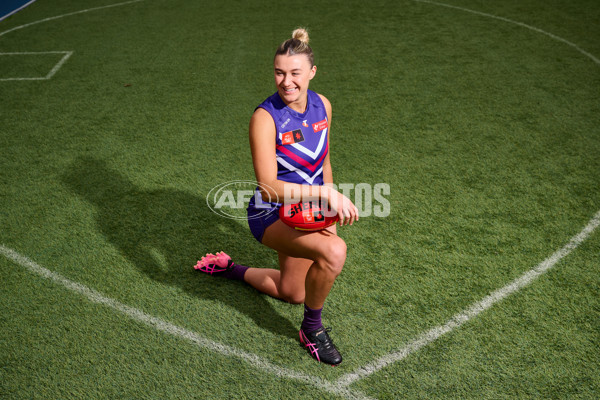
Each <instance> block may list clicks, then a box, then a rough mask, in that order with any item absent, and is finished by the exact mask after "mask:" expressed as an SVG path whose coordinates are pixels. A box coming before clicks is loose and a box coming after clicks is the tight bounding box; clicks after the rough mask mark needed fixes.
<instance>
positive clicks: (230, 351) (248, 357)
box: [0, 0, 600, 399]
mask: <svg viewBox="0 0 600 400" xmlns="http://www.w3.org/2000/svg"><path fill="white" fill-rule="evenodd" d="M140 1H144V0H131V1H126V2H123V3H117V4H111V5H107V6H101V7H95V8H89V9H85V10H80V11H76V12H72V13H68V14H63V15H58V16H55V17H50V18H45V19H43V20H39V21H35V22H31V23H28V24H25V25H21V26H17V27H14V28H12V29H9V30H7V31H4V32H0V36H3V35H5V34H7V33H10V32H13V31H16V30H19V29H23V28H26V27H29V26H32V25H35V24H39V23H42V22H47V21H52V20H55V19H59V18H63V17H67V16H71V15H76V14H82V13H86V12H90V11H95V10H100V9H105V8H110V7H117V6H121V5H126V4H132V3H137V2H140ZM413 1H416V2H420V3H428V4H433V5H437V6H442V7H447V8H453V9H457V10H461V11H465V12H468V13H472V14H476V15H481V16H484V17H488V18H493V19H497V20H500V21H504V22H509V23H512V24H515V25H518V26H521V27H524V28H527V29H529V30H532V31H535V32H538V33H542V34H544V35H546V36H548V37H550V38H552V39H554V40H557V41H559V42H562V43H565V44H567V45H568V46H570V47H572V48H574V49H575V50H577V51H578V52H580V53H581V54H583V55H585V56H586V57H588V58H590V59H591V60H592V61H593V62H595V63H596V64H598V65H600V59H598V58H596V57H595V56H594V55H592V54H590V53H588V52H587V51H585V50H583V49H581V48H580V47H579V46H577V45H576V44H574V43H572V42H570V41H568V40H566V39H563V38H561V37H560V36H556V35H554V34H552V33H549V32H546V31H544V30H542V29H539V28H536V27H533V26H530V25H527V24H524V23H522V22H518V21H514V20H511V19H508V18H504V17H499V16H496V15H493V14H487V13H483V12H480V11H475V10H470V9H467V8H463V7H458V6H454V5H450V4H445V3H438V2H434V1H429V0H413ZM70 53H71V54H72V52H70ZM71 54H69V56H70V55H71ZM69 56H67V57H66V59H68V57H69ZM66 59H64V60H61V62H60V63H59V64H60V66H62V64H63V63H64V61H66ZM60 66H58V67H55V69H56V71H57V70H58V69H59V68H60ZM53 70H54V69H53ZM56 71H54V72H52V71H51V73H52V75H53V74H54V73H55V72H56ZM598 225H600V212H598V213H597V214H596V215H595V216H594V218H592V220H591V221H590V222H589V223H588V225H587V226H586V227H585V228H584V229H583V231H582V232H580V233H579V234H578V235H577V236H575V237H573V238H572V239H571V241H570V242H569V243H568V244H567V245H565V246H564V247H563V248H562V249H560V250H559V251H557V252H556V253H554V254H553V255H552V256H551V257H549V258H548V259H546V260H544V261H543V262H542V263H540V264H539V265H538V266H537V267H535V268H534V269H532V270H530V271H528V272H527V273H525V274H524V275H522V276H521V277H520V278H518V279H516V280H515V281H513V282H512V283H510V284H509V285H507V286H505V287H503V288H501V289H499V290H496V291H495V292H493V293H492V294H490V295H488V296H487V297H485V298H484V299H482V300H481V301H479V302H478V303H475V304H474V305H472V306H471V307H469V308H467V309H466V310H464V311H463V312H461V313H459V314H456V315H455V316H454V317H452V318H451V319H450V320H449V321H448V322H447V323H446V324H445V325H442V326H438V327H435V328H433V329H431V330H429V331H428V332H425V333H424V334H422V335H420V336H419V337H418V338H417V339H415V340H414V341H412V342H411V343H409V344H408V345H406V346H405V347H404V348H403V349H401V350H399V351H397V352H394V353H391V354H388V355H386V356H383V357H381V358H380V359H378V360H376V361H374V362H372V363H370V364H368V365H366V366H364V367H361V368H359V369H357V370H356V371H355V372H353V373H350V374H346V375H344V376H342V377H340V378H339V379H338V380H337V381H336V382H335V383H330V382H328V381H325V380H322V379H320V378H316V377H311V376H308V375H305V374H302V373H299V372H295V371H292V370H288V369H285V368H283V367H279V366H276V365H274V364H272V363H270V362H269V361H267V360H264V359H262V358H260V357H259V356H257V355H255V354H251V353H246V352H244V351H242V350H239V349H235V348H232V347H229V346H226V345H223V344H220V343H217V342H212V341H210V340H208V339H205V338H203V337H201V336H199V335H198V334H196V333H194V332H191V331H188V330H186V329H184V328H180V327H178V326H176V325H173V324H171V323H169V322H167V321H163V320H161V319H159V318H156V317H152V316H150V315H148V314H145V313H144V312H143V311H140V310H137V309H135V308H132V307H129V306H127V305H124V304H122V303H119V302H117V301H116V300H113V299H110V298H107V297H104V296H103V295H102V294H100V293H99V292H97V291H95V290H93V289H90V288H87V287H86V286H84V285H81V284H79V283H77V282H73V281H70V280H68V279H67V278H64V277H62V276H60V275H58V274H56V273H54V272H52V271H50V270H47V269H45V268H43V267H41V266H39V265H37V264H36V263H34V262H33V261H31V260H29V259H28V258H26V257H24V256H21V255H20V254H19V253H17V252H16V251H14V250H11V249H9V248H7V247H5V246H3V245H0V253H2V254H4V255H5V256H6V257H7V258H9V259H12V260H13V261H15V262H16V263H18V264H20V265H22V266H25V267H27V268H28V269H30V270H31V271H33V272H36V273H38V274H39V275H41V276H43V277H45V278H49V279H52V280H54V281H55V282H57V283H60V284H62V285H63V286H65V287H67V288H68V289H70V290H73V291H76V292H78V293H80V294H82V295H84V296H86V297H87V298H88V299H90V300H91V301H93V302H97V303H101V304H105V305H108V306H109V307H111V308H113V309H115V310H117V311H119V312H121V313H123V314H125V315H127V316H129V317H130V318H132V319H135V320H137V321H139V322H142V323H144V324H146V325H148V326H151V327H154V328H156V329H158V330H160V331H163V332H166V333H170V334H172V335H176V336H180V337H182V338H185V339H187V340H189V341H191V342H193V343H195V344H196V345H198V346H199V347H202V348H207V349H209V350H213V351H215V352H218V353H221V354H223V355H226V356H234V357H238V358H241V359H243V360H245V361H247V362H249V363H250V364H252V365H254V366H256V367H257V368H260V369H263V370H265V371H267V372H270V373H273V374H274V375H276V376H280V377H284V378H289V379H295V380H299V381H302V382H305V383H307V384H311V385H313V386H315V387H317V388H320V389H323V390H326V391H329V392H331V393H334V394H338V395H343V396H345V397H347V398H350V399H354V398H356V399H368V397H365V396H364V395H363V394H362V393H360V392H357V391H351V390H349V389H347V386H349V385H350V384H352V383H353V382H356V381H358V380H360V379H362V378H365V377H367V376H369V375H371V374H373V373H375V372H377V371H379V370H380V369H382V368H384V367H386V366H388V365H390V364H393V363H395V362H397V361H400V360H402V359H404V358H406V357H407V356H408V355H410V354H412V353H413V352H415V351H417V350H419V349H420V348H422V347H424V346H426V345H428V344H429V343H431V342H433V341H435V340H437V339H438V338H439V337H441V336H442V335H444V334H446V333H448V332H451V331H452V330H454V329H455V328H458V327H460V326H461V325H462V324H464V323H465V322H467V321H469V320H470V319H472V318H474V317H476V316H477V315H479V314H480V313H481V312H483V311H485V310H487V309H488V308H490V307H491V306H492V305H494V304H495V303H497V302H499V301H501V300H503V299H504V298H506V297H508V296H509V295H511V294H514V293H516V292H517V291H519V290H520V289H522V288H523V287H525V286H527V285H529V284H530V283H531V282H533V281H534V280H535V279H536V278H538V277H539V276H540V275H542V274H544V273H545V272H547V271H548V270H550V269H551V268H552V267H554V265H556V263H558V262H559V261H560V260H561V259H562V258H564V257H565V256H567V255H568V254H569V253H571V251H573V250H574V249H576V248H577V247H578V246H579V245H580V244H581V243H582V242H583V241H584V240H586V239H587V237H588V236H589V235H590V234H591V233H592V232H593V231H594V230H595V229H596V228H597V227H598Z"/></svg>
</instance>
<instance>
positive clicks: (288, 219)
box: [279, 201, 339, 231]
mask: <svg viewBox="0 0 600 400" xmlns="http://www.w3.org/2000/svg"><path fill="white" fill-rule="evenodd" d="M330 214H333V212H332V211H329V212H327V213H326V212H324V211H323V210H321V206H320V205H319V204H318V203H315V202H312V201H305V202H300V203H295V204H284V205H283V206H281V208H279V218H280V219H281V220H282V221H283V222H284V223H285V224H286V225H289V226H291V227H292V228H295V229H298V230H300V231H319V230H321V229H325V228H327V227H328V226H331V225H333V224H335V223H336V222H337V221H338V220H339V218H338V216H337V214H335V215H330Z"/></svg>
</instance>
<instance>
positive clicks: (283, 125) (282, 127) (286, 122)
mask: <svg viewBox="0 0 600 400" xmlns="http://www.w3.org/2000/svg"><path fill="white" fill-rule="evenodd" d="M288 122H290V119H289V118H288V119H286V120H285V122H284V123H283V124H281V129H285V127H286V126H287V124H288Z"/></svg>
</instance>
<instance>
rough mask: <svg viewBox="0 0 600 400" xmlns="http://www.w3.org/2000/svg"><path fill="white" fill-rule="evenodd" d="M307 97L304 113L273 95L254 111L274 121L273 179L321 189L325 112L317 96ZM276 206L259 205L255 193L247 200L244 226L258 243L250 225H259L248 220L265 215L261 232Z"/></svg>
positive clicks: (274, 216) (310, 93)
mask: <svg viewBox="0 0 600 400" xmlns="http://www.w3.org/2000/svg"><path fill="white" fill-rule="evenodd" d="M307 95H308V96H307V105H306V111H305V112H304V113H299V112H296V111H294V110H292V109H291V108H289V107H288V106H286V104H285V103H284V102H283V100H281V97H279V93H277V92H276V93H275V94H273V95H272V96H270V97H269V98H267V99H266V100H265V101H264V102H262V103H261V104H260V105H259V106H258V107H257V108H263V109H265V110H266V111H267V112H268V113H269V114H271V117H273V121H275V127H276V129H277V136H276V138H275V150H276V158H277V179H279V180H281V181H285V182H291V183H299V184H305V185H322V184H323V162H324V160H325V156H326V155H327V152H328V151H329V145H328V141H327V134H328V128H329V123H328V121H327V110H326V109H325V105H324V104H323V101H322V100H321V98H320V97H319V95H318V94H317V93H315V92H313V91H311V90H308V92H307ZM269 206H271V207H273V208H272V210H273V212H272V213H269V212H267V213H265V208H269ZM278 206H279V204H276V203H270V204H269V203H266V202H265V203H263V201H262V198H261V196H260V192H259V191H258V190H257V191H256V194H255V196H254V197H252V199H251V200H250V204H249V206H248V222H249V223H250V228H251V230H252V231H253V234H254V236H255V237H256V238H257V239H258V240H259V241H260V240H261V238H262V233H259V232H255V231H254V229H253V225H257V223H258V222H259V221H254V222H251V220H252V219H256V218H254V217H255V216H257V214H259V213H260V214H261V215H265V216H266V218H261V219H262V226H263V231H264V228H266V227H267V226H268V225H270V224H271V223H273V222H275V221H276V220H277V218H278V217H277V212H276V211H277V210H276V209H277V208H279V207H278ZM257 233H259V234H257Z"/></svg>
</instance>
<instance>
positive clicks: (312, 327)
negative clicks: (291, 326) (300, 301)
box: [300, 304, 323, 333]
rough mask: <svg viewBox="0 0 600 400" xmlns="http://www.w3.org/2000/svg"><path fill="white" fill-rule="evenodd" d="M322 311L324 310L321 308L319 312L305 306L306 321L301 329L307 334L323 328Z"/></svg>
mask: <svg viewBox="0 0 600 400" xmlns="http://www.w3.org/2000/svg"><path fill="white" fill-rule="evenodd" d="M321 311H323V308H322V307H321V308H319V309H318V310H313V309H312V308H310V307H309V306H307V305H306V304H305V305H304V319H303V320H302V325H301V326H300V328H301V329H302V330H303V331H304V332H306V333H309V332H313V331H316V330H317V329H319V328H321V327H322V326H323V323H322V322H321Z"/></svg>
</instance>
